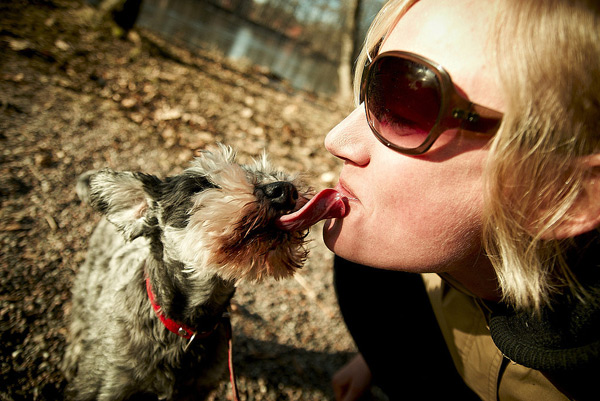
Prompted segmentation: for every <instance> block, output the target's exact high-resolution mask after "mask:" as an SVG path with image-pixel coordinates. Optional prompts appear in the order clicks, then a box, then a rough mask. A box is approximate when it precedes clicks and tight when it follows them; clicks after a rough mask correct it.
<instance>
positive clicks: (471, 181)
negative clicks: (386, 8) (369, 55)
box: [324, 0, 504, 272]
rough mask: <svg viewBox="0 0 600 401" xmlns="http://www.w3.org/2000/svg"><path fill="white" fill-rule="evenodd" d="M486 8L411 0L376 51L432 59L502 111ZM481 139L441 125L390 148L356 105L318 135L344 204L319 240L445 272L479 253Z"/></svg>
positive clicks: (350, 252) (368, 260)
mask: <svg viewBox="0 0 600 401" xmlns="http://www.w3.org/2000/svg"><path fill="white" fill-rule="evenodd" d="M492 13H493V5H491V3H490V2H481V1H477V0H458V1H452V2H449V1H445V0H422V1H419V2H417V3H416V4H415V5H414V6H412V7H411V8H410V10H409V11H408V13H407V14H406V15H405V16H403V17H402V18H401V19H400V20H399V22H398V23H397V24H396V25H395V27H394V28H393V30H392V31H391V32H390V34H389V35H388V36H387V38H386V40H385V42H384V43H383V44H382V47H381V49H380V51H381V52H385V51H389V50H402V51H408V52H412V53H416V54H419V55H421V56H424V57H426V58H428V59H430V60H433V61H435V62H437V63H439V64H441V65H442V66H443V67H444V68H445V69H446V70H447V71H448V72H449V74H450V76H451V77H452V80H453V82H454V84H455V85H456V86H457V87H458V88H459V90H461V91H462V92H464V94H465V95H466V96H467V97H468V98H469V99H470V100H471V101H473V102H475V103H478V104H481V105H483V106H486V107H489V108H492V109H495V110H498V111H503V110H504V104H503V99H502V97H501V96H500V90H499V85H498V83H497V76H496V70H495V69H494V68H493V66H492V64H491V58H490V57H489V55H490V54H491V51H490V43H488V42H487V41H488V39H489V34H488V29H489V27H490V26H491V25H492V21H493V15H492ZM488 140H489V138H486V137H484V136H476V135H473V134H456V132H454V131H448V132H445V133H443V134H442V135H441V136H440V138H438V140H437V141H436V143H435V144H434V146H433V147H432V149H431V150H429V151H428V152H427V153H425V154H424V155H421V156H408V155H404V154H400V153H398V152H396V151H394V150H391V149H389V148H387V147H386V146H385V145H383V144H382V143H380V142H379V141H378V140H377V139H376V138H375V136H374V135H373V134H372V132H371V130H370V128H369V126H368V124H367V121H366V118H365V112H364V108H363V106H362V105H361V106H359V107H358V108H357V109H356V110H354V112H352V113H351V114H350V115H349V116H348V117H347V118H346V119H345V120H344V121H342V122H341V123H340V124H339V125H338V126H336V127H335V128H334V129H333V130H332V131H331V132H330V133H329V134H328V135H327V138H326V140H325V146H326V147H327V149H328V150H329V151H330V152H331V153H332V154H333V155H335V156H337V157H339V158H340V159H342V160H343V161H344V166H343V169H342V172H341V174H340V180H339V184H338V186H337V188H336V189H338V190H339V191H340V192H342V193H343V194H344V195H346V196H347V197H348V198H349V205H350V212H349V214H348V215H347V217H345V218H344V219H334V220H329V221H327V222H326V223H325V227H324V239H325V243H326V244H327V246H328V247H329V248H330V249H331V250H332V251H334V252H335V253H336V254H338V255H340V256H342V257H344V258H346V259H349V260H352V261H354V262H358V263H363V264H367V265H370V266H374V267H382V268H388V269H396V270H405V271H413V272H452V271H456V270H457V269H461V268H467V269H469V268H472V267H473V266H474V264H475V263H477V261H478V260H479V261H480V262H483V261H482V259H485V258H483V257H482V258H480V259H477V258H478V256H479V255H480V251H481V227H482V221H481V216H482V208H483V180H482V171H483V164H484V162H485V158H486V155H487V151H486V149H485V147H486V144H487V142H488Z"/></svg>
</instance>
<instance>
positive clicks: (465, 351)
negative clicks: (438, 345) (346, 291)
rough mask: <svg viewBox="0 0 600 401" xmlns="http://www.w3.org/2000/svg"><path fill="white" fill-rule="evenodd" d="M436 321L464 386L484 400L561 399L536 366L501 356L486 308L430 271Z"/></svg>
mask: <svg viewBox="0 0 600 401" xmlns="http://www.w3.org/2000/svg"><path fill="white" fill-rule="evenodd" d="M422 277H423V281H424V283H425V288H426V289H427V294H428V296H429V300H430V301H431V305H432V306H433V310H434V312H435V316H436V318H437V321H438V324H439V325H440V328H441V330H442V333H443V335H444V339H445V340H446V344H447V345H448V349H449V350H450V354H451V355H452V359H453V361H454V365H455V366H456V369H457V370H458V372H459V374H460V375H461V376H462V378H463V380H464V381H465V383H467V385H468V386H469V387H470V388H471V389H472V390H473V391H474V392H475V393H476V394H477V395H478V396H479V397H481V399H482V400H484V401H513V400H514V401H516V400H520V401H525V400H531V401H538V400H542V401H555V400H556V401H558V400H561V401H564V400H568V398H567V397H566V396H565V395H564V394H562V393H561V392H559V391H558V390H557V389H556V388H555V387H554V386H553V385H552V384H551V383H550V382H549V381H548V380H547V379H546V378H545V377H544V375H543V374H541V373H540V372H539V371H537V370H533V369H530V368H526V367H524V366H522V365H518V364H516V363H514V362H511V361H509V360H507V359H505V358H504V357H503V356H502V353H501V352H500V350H498V348H496V346H495V344H494V342H493V341H492V337H491V336H490V330H489V327H488V325H487V321H488V318H489V311H488V310H487V309H486V307H485V304H484V303H483V302H481V300H480V299H479V298H477V297H475V296H473V295H471V294H469V292H468V291H466V290H465V289H464V288H462V286H460V284H458V283H455V282H452V284H449V279H448V278H445V279H442V278H441V277H440V276H439V275H437V274H434V273H427V274H422Z"/></svg>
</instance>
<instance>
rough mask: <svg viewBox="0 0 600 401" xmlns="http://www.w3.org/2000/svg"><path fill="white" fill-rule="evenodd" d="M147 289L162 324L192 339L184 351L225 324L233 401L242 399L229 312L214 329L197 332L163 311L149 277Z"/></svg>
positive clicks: (224, 314)
mask: <svg viewBox="0 0 600 401" xmlns="http://www.w3.org/2000/svg"><path fill="white" fill-rule="evenodd" d="M146 291H147V292H148V299H149V300H150V304H152V309H154V313H156V316H157V317H158V319H159V320H160V321H161V322H162V324H163V325H164V326H165V327H166V328H167V329H168V330H169V331H170V332H172V333H175V334H177V335H178V336H180V337H183V338H185V339H187V340H190V341H188V343H187V345H186V346H185V347H184V349H183V350H184V351H186V350H187V349H188V347H189V346H190V344H191V343H192V341H194V340H195V339H196V338H206V337H208V336H210V335H211V334H212V333H213V332H214V331H215V329H216V328H217V326H218V325H219V324H223V327H224V328H225V335H226V336H227V349H228V356H227V359H228V362H229V381H230V383H231V393H232V396H233V401H239V400H240V399H239V393H238V388H237V381H236V379H235V372H234V371H233V329H232V328H231V318H230V317H229V312H225V313H223V316H222V317H221V320H220V321H219V322H217V324H216V325H215V327H213V328H212V329H210V330H207V331H203V332H197V331H195V330H193V329H191V328H190V327H188V326H186V325H184V324H181V323H177V322H176V321H174V320H171V319H169V318H168V317H166V316H165V315H164V314H163V313H162V310H161V309H160V306H159V305H158V304H157V303H156V299H155V296H154V293H153V292H152V286H151V285H150V278H149V277H146Z"/></svg>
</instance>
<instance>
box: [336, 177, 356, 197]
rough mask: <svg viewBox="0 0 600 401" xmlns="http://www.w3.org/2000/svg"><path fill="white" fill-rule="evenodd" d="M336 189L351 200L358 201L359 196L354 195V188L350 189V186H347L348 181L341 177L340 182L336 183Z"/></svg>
mask: <svg viewBox="0 0 600 401" xmlns="http://www.w3.org/2000/svg"><path fill="white" fill-rule="evenodd" d="M335 190H336V191H337V192H339V193H340V194H342V195H343V196H344V197H345V198H347V199H348V200H349V201H358V198H357V197H356V195H354V193H353V192H352V190H350V189H348V187H347V186H346V183H345V182H344V181H343V180H342V179H341V178H340V180H339V182H338V184H337V185H336V187H335Z"/></svg>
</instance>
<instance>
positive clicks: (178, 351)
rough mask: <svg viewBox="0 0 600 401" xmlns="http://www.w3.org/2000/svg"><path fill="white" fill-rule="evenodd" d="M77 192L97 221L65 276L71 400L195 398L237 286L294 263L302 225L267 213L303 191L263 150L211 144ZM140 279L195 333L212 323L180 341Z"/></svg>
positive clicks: (215, 361)
mask: <svg viewBox="0 0 600 401" xmlns="http://www.w3.org/2000/svg"><path fill="white" fill-rule="evenodd" d="M77 192H78V194H79V196H80V198H81V199H82V200H84V201H86V202H88V203H90V204H91V205H92V206H93V207H94V208H95V209H96V210H98V211H100V212H101V213H102V214H104V215H105V217H106V219H103V220H102V221H101V222H100V223H99V225H98V226H97V228H96V229H95V231H94V233H93V235H92V237H91V240H90V244H89V250H88V255H87V259H86V261H85V263H84V264H83V265H82V266H81V268H80V271H79V273H78V275H77V277H76V280H75V284H74V289H73V306H72V312H71V325H70V332H69V341H68V345H67V350H66V355H65V359H64V366H63V368H64V371H65V375H66V376H67V378H68V379H69V381H70V383H69V386H68V388H67V391H66V393H67V396H68V398H72V399H77V400H96V399H97V400H122V399H132V398H135V399H142V398H143V399H145V398H146V396H149V397H151V398H150V399H156V398H158V399H202V398H204V396H206V395H207V394H208V393H209V392H210V391H211V390H212V389H213V388H214V387H215V386H216V385H217V384H218V382H219V381H220V380H221V379H222V377H223V374H224V372H225V371H226V366H227V339H226V337H225V328H224V327H223V325H218V322H219V319H221V316H222V314H223V313H224V312H225V310H226V309H227V307H228V305H229V302H230V299H231V297H232V296H233V294H234V291H235V286H236V284H237V283H238V282H239V281H241V280H246V281H251V282H257V281H260V280H262V279H264V278H266V277H274V278H276V279H279V278H285V277H288V276H290V275H291V274H293V273H294V271H295V270H296V269H297V268H300V267H301V266H302V264H303V262H304V260H305V258H306V249H305V247H304V242H305V237H306V233H305V232H286V231H283V230H279V229H277V228H276V227H275V225H274V220H275V219H276V218H277V217H279V216H281V215H282V214H283V213H286V212H289V211H290V210H291V209H294V208H298V207H299V205H296V204H297V203H298V204H301V203H302V202H304V201H306V199H307V198H308V197H310V192H311V191H310V190H309V189H307V188H305V187H304V186H302V185H301V184H300V183H299V182H298V180H297V179H296V178H294V177H290V176H287V175H286V174H284V173H282V172H279V171H275V170H274V169H273V168H272V167H271V166H270V164H269V162H268V161H267V160H266V157H265V156H263V158H262V159H261V160H258V161H256V162H255V164H254V165H250V166H243V165H240V164H237V163H236V162H235V154H234V152H233V151H232V150H231V149H230V148H226V147H224V146H220V148H219V149H218V150H216V151H214V152H205V153H204V155H203V156H202V157H199V158H197V159H195V160H194V161H193V163H192V166H191V167H190V168H188V169H187V170H185V171H184V172H183V173H182V174H180V175H177V176H173V177H169V178H166V179H165V180H160V179H158V178H157V177H155V176H152V175H148V174H143V173H132V172H115V171H112V170H108V169H106V170H101V171H98V172H88V173H85V174H83V175H82V176H81V177H80V179H79V181H78V184H77ZM298 192H299V195H298ZM298 197H299V200H298V201H297V202H296V198H298ZM147 277H148V278H149V279H150V283H151V286H152V292H153V293H154V294H155V298H156V303H157V304H158V305H160V307H161V311H162V313H163V314H164V315H166V316H168V317H169V318H170V319H172V320H174V321H177V322H181V323H183V324H186V325H187V326H189V327H194V328H197V329H198V330H199V331H202V330H211V329H212V328H213V327H215V326H216V329H215V330H214V332H213V334H211V335H210V336H208V337H206V338H203V339H195V340H194V341H193V342H192V343H191V344H190V346H189V348H188V349H187V350H185V347H186V345H188V342H189V340H186V339H185V338H182V337H179V336H178V335H176V334H174V333H172V332H170V331H168V330H167V329H166V328H165V326H164V325H163V324H162V323H161V322H160V320H159V319H158V318H157V316H156V314H155V312H154V310H153V309H152V306H151V303H150V301H149V299H148V294H147V292H146V286H145V285H146V284H145V280H146V278H147Z"/></svg>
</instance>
